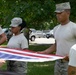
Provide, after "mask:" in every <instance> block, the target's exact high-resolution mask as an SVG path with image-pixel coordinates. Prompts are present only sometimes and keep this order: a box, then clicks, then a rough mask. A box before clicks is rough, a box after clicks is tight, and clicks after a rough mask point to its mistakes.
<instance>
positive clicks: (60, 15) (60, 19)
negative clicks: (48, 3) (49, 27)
mask: <svg viewBox="0 0 76 75" xmlns="http://www.w3.org/2000/svg"><path fill="white" fill-rule="evenodd" d="M56 17H57V20H58V22H60V23H63V22H65V21H67V20H68V18H69V13H68V12H67V11H63V12H58V13H56Z"/></svg>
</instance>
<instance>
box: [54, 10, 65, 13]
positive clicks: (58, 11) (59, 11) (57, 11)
mask: <svg viewBox="0 0 76 75" xmlns="http://www.w3.org/2000/svg"><path fill="white" fill-rule="evenodd" d="M63 11H64V10H55V11H54V12H56V13H61V12H63Z"/></svg>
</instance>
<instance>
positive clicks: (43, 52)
mask: <svg viewBox="0 0 76 75" xmlns="http://www.w3.org/2000/svg"><path fill="white" fill-rule="evenodd" d="M54 51H56V43H55V44H53V45H51V46H50V47H49V48H48V49H46V50H44V51H40V52H39V53H42V54H50V53H52V52H54Z"/></svg>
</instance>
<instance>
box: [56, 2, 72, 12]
mask: <svg viewBox="0 0 76 75" xmlns="http://www.w3.org/2000/svg"><path fill="white" fill-rule="evenodd" d="M66 9H71V7H70V3H69V2H65V3H60V4H56V10H55V12H63V11H64V10H66Z"/></svg>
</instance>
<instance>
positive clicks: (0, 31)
mask: <svg viewBox="0 0 76 75" xmlns="http://www.w3.org/2000/svg"><path fill="white" fill-rule="evenodd" d="M2 33H4V32H3V30H2V28H1V27H0V35H1V34H2Z"/></svg>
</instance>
